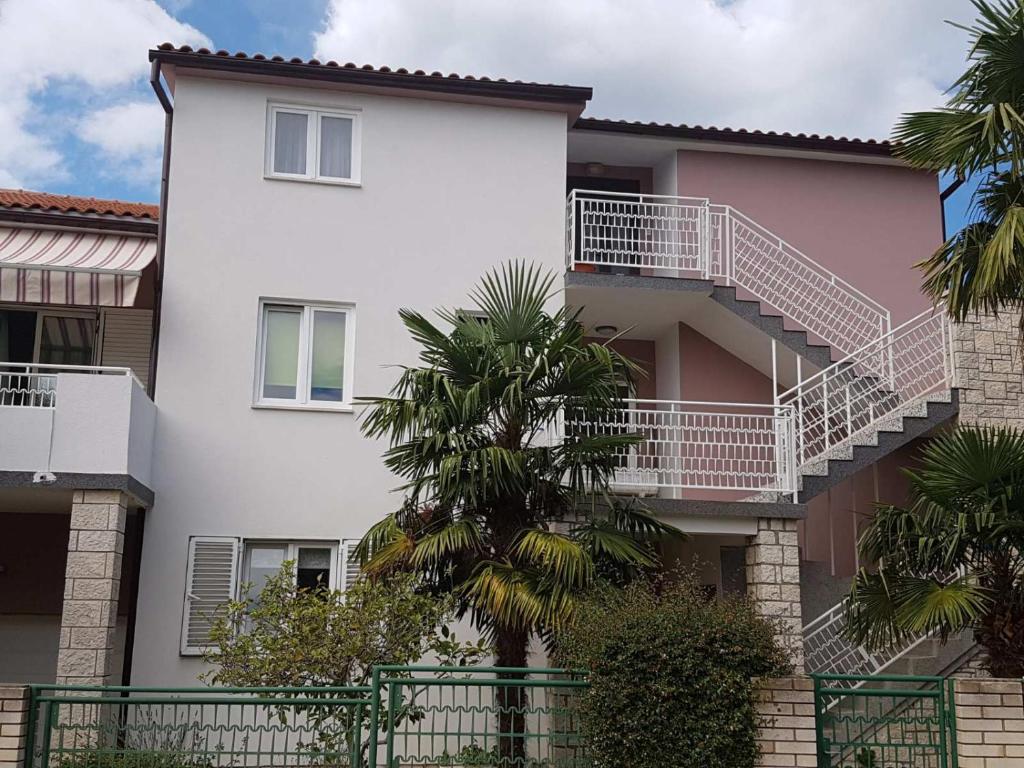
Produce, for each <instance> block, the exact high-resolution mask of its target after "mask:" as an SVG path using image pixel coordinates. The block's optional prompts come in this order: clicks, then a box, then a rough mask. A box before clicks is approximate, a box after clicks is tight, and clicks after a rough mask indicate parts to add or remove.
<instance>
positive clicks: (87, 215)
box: [0, 189, 160, 237]
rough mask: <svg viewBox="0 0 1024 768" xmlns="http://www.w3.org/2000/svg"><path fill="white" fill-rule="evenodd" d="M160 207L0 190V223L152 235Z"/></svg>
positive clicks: (119, 201)
mask: <svg viewBox="0 0 1024 768" xmlns="http://www.w3.org/2000/svg"><path fill="white" fill-rule="evenodd" d="M159 218H160V209H159V207H158V206H156V205H150V204H148V203H130V202H125V201H123V200H98V199H96V198H95V197H79V196H77V195H51V194H49V193H47V192H30V191H28V190H25V189H0V224H6V223H14V224H17V225H19V226H42V227H47V228H53V227H60V228H68V227H72V228H77V229H83V230H89V231H95V230H101V231H110V232H120V233H122V234H138V235H145V236H148V237H154V236H156V234H157V227H158V220H159Z"/></svg>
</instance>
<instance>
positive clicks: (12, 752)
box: [0, 685, 29, 768]
mask: <svg viewBox="0 0 1024 768" xmlns="http://www.w3.org/2000/svg"><path fill="white" fill-rule="evenodd" d="M28 703H29V701H28V686H26V685H0V768H20V766H23V765H24V764H25V741H26V739H27V737H28Z"/></svg>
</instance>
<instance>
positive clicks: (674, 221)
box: [566, 190, 710, 272]
mask: <svg viewBox="0 0 1024 768" xmlns="http://www.w3.org/2000/svg"><path fill="white" fill-rule="evenodd" d="M567 204H568V216H567V221H568V230H567V240H566V255H567V258H568V259H569V266H570V267H571V266H572V265H573V264H574V263H575V264H589V265H591V266H597V267H601V266H606V267H641V268H646V269H656V270H672V271H673V272H692V271H704V270H705V268H706V265H707V263H708V256H709V253H710V252H709V251H708V248H709V247H710V239H709V231H708V200H707V199H706V198H696V197H670V196H668V195H638V194H626V193H620V192H591V191H585V190H573V191H572V192H570V193H569V198H568V203H567Z"/></svg>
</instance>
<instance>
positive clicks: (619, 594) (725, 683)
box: [556, 573, 790, 768]
mask: <svg viewBox="0 0 1024 768" xmlns="http://www.w3.org/2000/svg"><path fill="white" fill-rule="evenodd" d="M774 629H775V628H774V627H773V626H772V625H771V624H770V623H769V622H768V621H766V620H764V619H763V618H761V617H759V616H758V615H757V614H756V613H755V612H754V610H753V608H752V606H751V605H750V604H749V603H748V602H747V601H746V600H741V599H731V598H730V599H725V600H721V601H714V600H709V599H708V598H707V596H706V595H705V594H704V593H703V591H702V590H701V587H700V585H699V583H698V582H697V581H696V579H695V578H694V577H693V576H692V575H691V574H689V573H679V574H672V575H671V577H670V578H662V579H659V580H655V581H650V582H636V583H634V584H632V585H630V586H627V587H626V588H625V589H624V590H617V589H600V590H597V591H596V592H595V593H594V594H593V595H592V596H591V597H590V598H589V599H588V600H586V601H584V604H583V606H582V607H581V610H580V614H579V618H578V619H577V621H576V622H575V623H574V625H573V626H572V628H570V629H569V630H567V631H565V632H563V633H562V634H561V635H560V636H559V638H558V644H557V649H556V655H557V658H558V662H559V663H560V664H561V665H564V666H567V667H574V668H583V669H589V670H590V671H591V676H590V683H591V684H590V689H589V690H588V691H587V693H586V694H585V695H584V696H583V697H582V698H581V699H580V704H579V707H580V716H581V724H582V730H583V735H584V738H585V740H586V743H587V747H588V749H589V752H590V757H591V759H592V760H593V765H594V766H595V768H630V767H631V766H638V767H639V766H643V768H662V767H664V768H678V766H680V765H694V766H698V765H699V766H701V768H751V767H752V766H753V765H754V763H755V761H756V760H757V755H758V750H757V744H756V741H755V736H756V733H757V728H758V718H757V713H756V709H755V696H756V690H755V681H754V680H753V678H756V677H759V676H765V675H782V674H787V673H788V672H789V671H790V666H789V663H788V660H787V657H786V654H785V652H784V651H783V650H782V649H781V648H779V647H778V645H777V644H776V643H775V640H774Z"/></svg>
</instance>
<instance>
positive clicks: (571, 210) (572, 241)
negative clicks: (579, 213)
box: [565, 189, 576, 270]
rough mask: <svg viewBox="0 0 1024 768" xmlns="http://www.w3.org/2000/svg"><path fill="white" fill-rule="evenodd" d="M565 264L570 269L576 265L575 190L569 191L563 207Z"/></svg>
mask: <svg viewBox="0 0 1024 768" xmlns="http://www.w3.org/2000/svg"><path fill="white" fill-rule="evenodd" d="M565 216H566V234H565V266H566V269H570V270H571V269H572V268H573V267H574V266H575V265H576V190H575V189H574V190H572V191H571V192H570V193H569V198H568V200H567V201H566V207H565Z"/></svg>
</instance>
